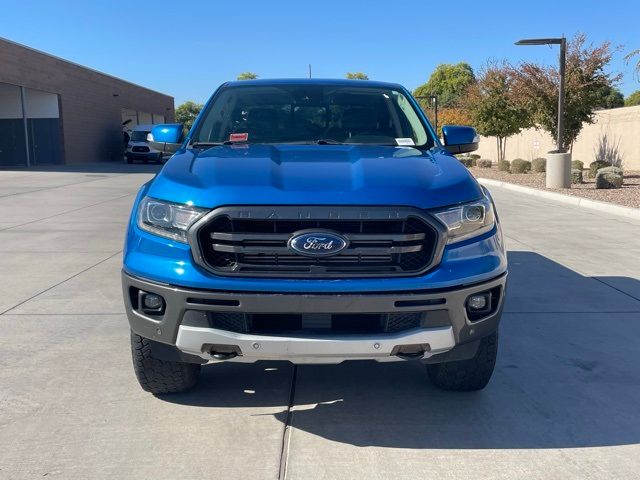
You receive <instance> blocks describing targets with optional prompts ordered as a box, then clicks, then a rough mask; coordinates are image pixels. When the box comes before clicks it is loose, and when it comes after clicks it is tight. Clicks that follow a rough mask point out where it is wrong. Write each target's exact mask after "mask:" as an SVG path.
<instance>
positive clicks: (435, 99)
mask: <svg viewBox="0 0 640 480" xmlns="http://www.w3.org/2000/svg"><path fill="white" fill-rule="evenodd" d="M415 99H416V100H429V101H430V102H431V105H432V106H433V116H434V123H435V125H434V129H435V131H436V135H437V134H438V96H437V95H429V96H425V95H421V96H419V97H415Z"/></svg>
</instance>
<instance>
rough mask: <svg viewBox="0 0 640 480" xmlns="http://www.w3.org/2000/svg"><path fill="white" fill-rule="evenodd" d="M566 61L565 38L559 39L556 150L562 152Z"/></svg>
mask: <svg viewBox="0 0 640 480" xmlns="http://www.w3.org/2000/svg"><path fill="white" fill-rule="evenodd" d="M566 63H567V39H566V38H564V37H562V38H561V39H560V91H559V92H558V139H557V141H556V144H557V146H558V152H564V151H565V149H564V76H565V73H564V71H565V65H566Z"/></svg>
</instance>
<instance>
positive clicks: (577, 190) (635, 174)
mask: <svg viewBox="0 0 640 480" xmlns="http://www.w3.org/2000/svg"><path fill="white" fill-rule="evenodd" d="M469 171H470V172H471V173H472V174H473V175H474V176H475V177H476V178H490V179H493V180H498V181H500V182H509V183H515V184H518V185H523V186H526V187H533V188H539V189H541V190H549V191H552V192H559V193H564V194H567V195H575V196H579V197H584V198H590V199H592V200H599V201H601V202H610V203H615V204H618V205H624V206H625V207H634V208H640V171H638V170H630V171H625V174H624V184H623V185H622V188H619V189H612V190H596V184H595V179H593V178H588V173H589V171H588V170H584V172H583V178H584V183H581V184H575V185H572V186H571V187H572V188H546V187H545V186H544V184H545V174H544V173H523V174H518V173H509V172H501V171H498V168H497V167H496V166H493V167H492V168H478V167H471V168H469Z"/></svg>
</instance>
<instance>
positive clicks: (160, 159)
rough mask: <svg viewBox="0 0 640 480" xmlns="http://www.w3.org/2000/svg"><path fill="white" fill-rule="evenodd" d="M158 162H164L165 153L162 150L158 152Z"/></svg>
mask: <svg viewBox="0 0 640 480" xmlns="http://www.w3.org/2000/svg"><path fill="white" fill-rule="evenodd" d="M158 163H159V164H160V165H162V164H163V163H164V155H163V154H162V152H160V153H159V154H158Z"/></svg>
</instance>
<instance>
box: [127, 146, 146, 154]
mask: <svg viewBox="0 0 640 480" xmlns="http://www.w3.org/2000/svg"><path fill="white" fill-rule="evenodd" d="M131 151H132V152H137V153H147V152H149V151H150V150H149V147H131Z"/></svg>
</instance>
